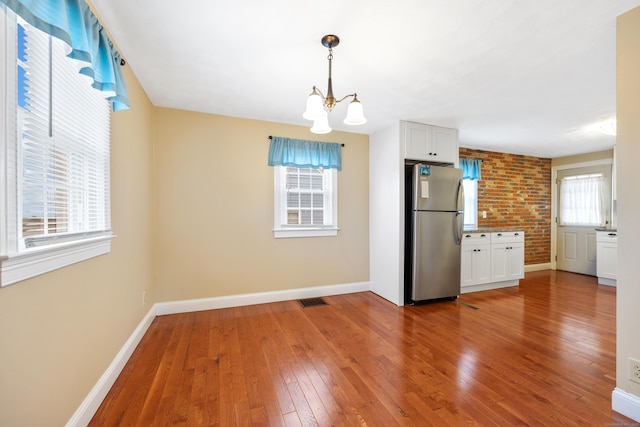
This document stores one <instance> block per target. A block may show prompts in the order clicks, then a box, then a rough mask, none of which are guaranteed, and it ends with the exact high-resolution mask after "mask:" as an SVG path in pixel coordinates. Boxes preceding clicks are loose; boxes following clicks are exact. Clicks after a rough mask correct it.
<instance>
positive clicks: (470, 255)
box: [460, 233, 491, 288]
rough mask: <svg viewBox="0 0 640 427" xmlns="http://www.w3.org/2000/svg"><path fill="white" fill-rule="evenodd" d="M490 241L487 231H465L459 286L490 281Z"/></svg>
mask: <svg viewBox="0 0 640 427" xmlns="http://www.w3.org/2000/svg"><path fill="white" fill-rule="evenodd" d="M490 241H491V239H490V235H489V234H488V233H466V234H464V236H463V237H462V259H461V263H460V266H461V271H460V287H461V288H464V287H467V286H474V285H482V284H484V283H489V282H490V281H491V258H490V251H491V246H490V244H489V243H490Z"/></svg>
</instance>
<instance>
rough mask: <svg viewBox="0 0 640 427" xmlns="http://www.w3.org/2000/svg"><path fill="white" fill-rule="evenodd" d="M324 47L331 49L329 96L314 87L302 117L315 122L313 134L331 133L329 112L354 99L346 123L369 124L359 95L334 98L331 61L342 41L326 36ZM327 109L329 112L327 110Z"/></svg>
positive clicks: (330, 35) (332, 36)
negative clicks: (336, 47)
mask: <svg viewBox="0 0 640 427" xmlns="http://www.w3.org/2000/svg"><path fill="white" fill-rule="evenodd" d="M321 42H322V45H323V46H324V47H326V48H328V49H329V56H327V59H328V60H329V83H328V88H327V96H324V95H323V94H322V92H321V91H320V89H318V88H317V87H316V86H314V87H313V91H312V92H311V94H310V95H309V97H308V98H307V110H306V111H305V112H304V114H303V115H302V116H303V117H304V118H305V119H307V120H313V126H312V127H311V132H313V133H329V132H331V128H330V127H329V120H328V119H327V110H329V111H331V110H333V107H335V106H336V104H337V103H338V102H342V101H344V100H345V99H347V98H350V97H353V100H352V101H351V102H350V103H349V107H348V109H347V117H346V118H345V119H344V123H346V124H348V125H361V124H364V123H366V122H367V119H365V118H364V113H363V112H362V104H361V103H360V101H359V100H358V95H357V94H356V93H352V94H349V95H346V96H345V97H343V98H341V99H336V98H335V97H334V96H333V85H332V83H331V61H332V60H333V48H334V47H335V46H338V44H339V43H340V39H339V38H338V36H334V35H333V34H329V35H326V36H324V37H323V38H322V40H321ZM325 107H326V109H327V110H325Z"/></svg>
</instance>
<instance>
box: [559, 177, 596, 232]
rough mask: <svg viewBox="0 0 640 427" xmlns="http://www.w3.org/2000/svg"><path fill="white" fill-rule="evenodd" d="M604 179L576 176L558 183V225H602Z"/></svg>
mask: <svg viewBox="0 0 640 427" xmlns="http://www.w3.org/2000/svg"><path fill="white" fill-rule="evenodd" d="M605 191H606V190H605V178H604V176H602V174H593V175H578V176H570V177H566V178H563V179H562V180H561V181H560V225H584V226H599V225H604V221H605V220H604V217H605Z"/></svg>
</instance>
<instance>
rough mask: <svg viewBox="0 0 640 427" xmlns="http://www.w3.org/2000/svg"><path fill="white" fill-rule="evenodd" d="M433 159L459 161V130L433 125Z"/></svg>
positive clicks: (449, 161)
mask: <svg viewBox="0 0 640 427" xmlns="http://www.w3.org/2000/svg"><path fill="white" fill-rule="evenodd" d="M431 141H432V143H431V150H430V153H431V156H430V158H431V160H433V161H437V162H447V163H454V164H457V163H458V131H457V130H456V129H449V128H441V127H438V126H433V127H432V136H431Z"/></svg>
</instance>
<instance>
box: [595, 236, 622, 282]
mask: <svg viewBox="0 0 640 427" xmlns="http://www.w3.org/2000/svg"><path fill="white" fill-rule="evenodd" d="M617 257H618V244H617V243H611V242H598V262H597V264H598V272H597V275H598V277H603V278H605V279H616V278H617V276H616V273H617V271H616V270H617V268H616V267H617V263H618V261H617Z"/></svg>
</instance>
